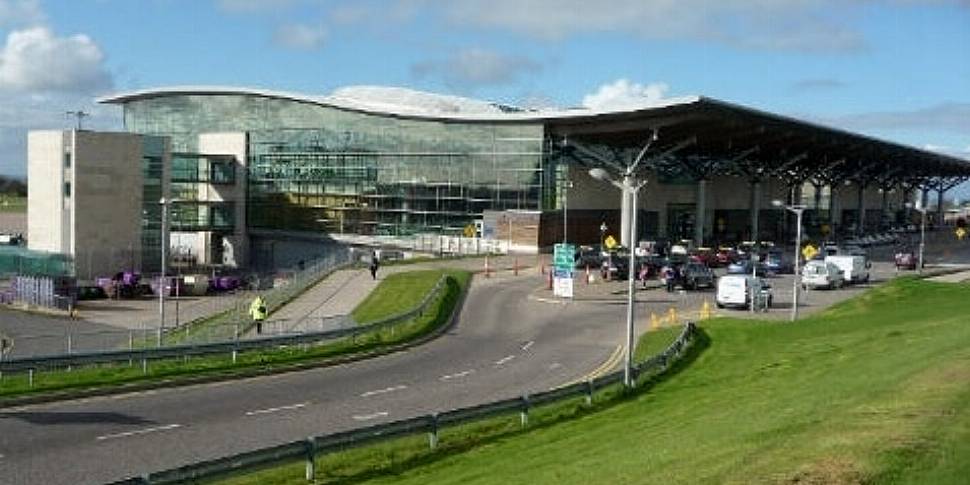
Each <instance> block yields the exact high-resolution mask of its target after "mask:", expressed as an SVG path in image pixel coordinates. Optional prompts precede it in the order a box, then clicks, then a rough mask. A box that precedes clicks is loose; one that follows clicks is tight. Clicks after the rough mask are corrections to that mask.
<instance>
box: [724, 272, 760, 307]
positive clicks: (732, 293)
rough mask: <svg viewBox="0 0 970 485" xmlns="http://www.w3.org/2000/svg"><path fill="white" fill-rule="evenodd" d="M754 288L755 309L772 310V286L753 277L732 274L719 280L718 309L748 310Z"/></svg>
mask: <svg viewBox="0 0 970 485" xmlns="http://www.w3.org/2000/svg"><path fill="white" fill-rule="evenodd" d="M752 287H753V288H754V295H755V307H756V308H759V309H763V310H766V311H767V309H768V308H771V300H772V295H771V285H769V284H768V282H767V281H765V280H763V279H761V278H755V277H754V276H751V275H741V274H731V275H726V276H722V277H720V278H718V279H717V296H715V298H714V301H715V303H716V304H717V307H718V308H724V307H733V308H748V307H750V306H751V289H752Z"/></svg>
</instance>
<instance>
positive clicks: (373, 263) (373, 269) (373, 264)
mask: <svg viewBox="0 0 970 485" xmlns="http://www.w3.org/2000/svg"><path fill="white" fill-rule="evenodd" d="M378 259H379V258H378V256H377V252H376V251H375V252H372V253H371V254H370V277H371V279H374V280H376V279H377V268H378V266H380V261H378Z"/></svg>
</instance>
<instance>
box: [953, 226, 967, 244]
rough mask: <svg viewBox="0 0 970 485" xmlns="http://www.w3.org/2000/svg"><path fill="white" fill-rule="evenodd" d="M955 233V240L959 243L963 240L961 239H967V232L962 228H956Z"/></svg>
mask: <svg viewBox="0 0 970 485" xmlns="http://www.w3.org/2000/svg"><path fill="white" fill-rule="evenodd" d="M955 232H956V235H957V239H959V240H961V241H962V240H963V238H965V237H967V230H966V229H964V228H962V227H958V228H957V230H956V231H955Z"/></svg>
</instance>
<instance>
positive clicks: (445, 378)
mask: <svg viewBox="0 0 970 485" xmlns="http://www.w3.org/2000/svg"><path fill="white" fill-rule="evenodd" d="M474 372H475V371H474V370H472V369H468V370H466V371H461V372H458V373H457V374H448V375H446V376H441V377H439V378H438V379H439V380H442V381H450V380H451V379H458V378H459V377H465V376H467V375H469V374H473V373H474Z"/></svg>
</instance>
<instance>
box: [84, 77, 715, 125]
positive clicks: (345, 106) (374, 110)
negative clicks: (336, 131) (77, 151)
mask: <svg viewBox="0 0 970 485" xmlns="http://www.w3.org/2000/svg"><path fill="white" fill-rule="evenodd" d="M375 89H382V90H397V92H399V93H405V92H407V93H410V94H412V98H413V97H418V96H421V97H423V99H421V100H420V101H421V103H413V104H406V103H395V102H393V101H391V100H388V99H386V98H384V99H379V98H376V97H375V98H371V99H365V98H364V96H367V95H369V94H373V93H374V90H375ZM355 91H356V92H355ZM368 91H370V92H368ZM172 95H213V96H218V95H248V96H260V97H265V98H275V99H285V100H290V101H296V102H299V103H309V104H316V105H319V106H323V107H327V108H336V109H342V110H348V111H357V112H361V113H368V114H373V115H378V116H393V117H400V118H414V119H426V120H435V121H466V122H468V121H471V122H474V121H489V122H494V121H516V122H528V121H534V122H540V121H545V120H549V119H562V118H573V117H578V116H600V115H606V114H611V113H629V112H636V111H642V110H647V109H654V108H662V107H666V106H673V105H680V104H690V103H694V102H697V101H699V100H700V99H701V98H700V97H699V96H685V97H679V98H669V99H667V100H664V101H662V102H660V103H652V104H649V105H645V106H643V107H636V108H632V109H624V110H590V109H566V110H549V111H546V110H543V111H536V110H509V109H507V108H508V107H507V106H505V105H501V104H498V103H491V102H487V101H480V100H475V99H470V98H461V97H458V96H447V95H439V94H433V93H426V92H421V91H414V90H407V89H403V88H384V87H371V86H359V87H353V88H341V89H338V90H337V91H335V94H333V95H329V96H316V95H306V94H299V93H291V92H286V91H273V90H268V89H254V88H244V87H233V86H170V87H161V88H149V89H142V90H137V91H129V92H123V93H117V94H112V95H108V96H104V97H102V98H99V99H98V100H97V101H98V102H99V103H107V104H124V103H128V102H131V101H140V100H143V99H150V98H158V97H164V96H172ZM436 102H438V103H437V104H439V106H435V104H436ZM442 103H444V104H450V105H451V106H453V107H455V109H448V107H446V108H445V109H441V107H440V104H442ZM476 105H477V106H476ZM486 107H492V108H493V109H487V108H486ZM475 108H477V109H475Z"/></svg>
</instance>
